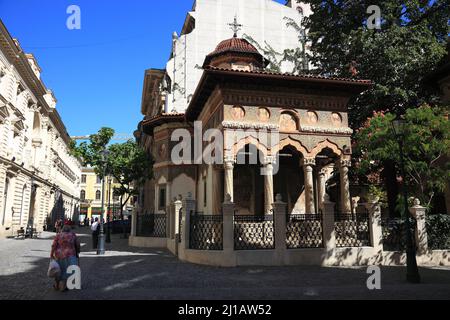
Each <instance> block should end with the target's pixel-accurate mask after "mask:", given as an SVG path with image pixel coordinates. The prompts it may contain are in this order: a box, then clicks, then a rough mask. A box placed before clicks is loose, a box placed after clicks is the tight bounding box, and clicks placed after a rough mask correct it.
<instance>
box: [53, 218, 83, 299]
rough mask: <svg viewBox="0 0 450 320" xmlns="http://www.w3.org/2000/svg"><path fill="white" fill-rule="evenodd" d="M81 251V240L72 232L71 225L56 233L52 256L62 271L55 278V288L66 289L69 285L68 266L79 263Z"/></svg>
mask: <svg viewBox="0 0 450 320" xmlns="http://www.w3.org/2000/svg"><path fill="white" fill-rule="evenodd" d="M79 253H80V242H79V240H78V238H77V235H76V234H75V233H73V232H72V228H71V227H70V226H69V225H65V226H64V227H63V228H62V232H61V233H58V234H57V235H56V238H55V239H54V240H53V244H52V251H51V253H50V258H51V259H55V260H56V262H57V263H58V265H59V267H60V270H61V273H60V275H59V277H57V278H55V284H54V286H53V287H54V289H55V290H59V291H65V290H66V288H67V286H66V284H67V279H68V278H69V275H68V274H67V268H68V267H69V266H72V265H78V259H79Z"/></svg>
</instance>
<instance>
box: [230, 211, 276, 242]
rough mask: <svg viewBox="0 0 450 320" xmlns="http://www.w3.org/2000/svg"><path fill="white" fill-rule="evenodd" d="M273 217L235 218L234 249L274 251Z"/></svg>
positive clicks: (236, 216)
mask: <svg viewBox="0 0 450 320" xmlns="http://www.w3.org/2000/svg"><path fill="white" fill-rule="evenodd" d="M274 248H275V239H274V220H273V215H265V216H238V215H235V216H234V249H235V250H263V249H274Z"/></svg>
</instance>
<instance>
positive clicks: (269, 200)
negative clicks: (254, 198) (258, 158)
mask: <svg viewBox="0 0 450 320" xmlns="http://www.w3.org/2000/svg"><path fill="white" fill-rule="evenodd" d="M274 160H275V159H274V157H272V156H268V157H265V158H264V212H265V214H270V213H271V210H272V204H273V203H274V198H273V162H274Z"/></svg>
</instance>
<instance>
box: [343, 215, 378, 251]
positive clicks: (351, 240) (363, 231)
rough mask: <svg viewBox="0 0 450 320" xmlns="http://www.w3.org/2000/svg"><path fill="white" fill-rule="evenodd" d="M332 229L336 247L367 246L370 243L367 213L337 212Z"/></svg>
mask: <svg viewBox="0 0 450 320" xmlns="http://www.w3.org/2000/svg"><path fill="white" fill-rule="evenodd" d="M334 218H335V222H334V230H335V233H336V247H338V248H339V247H340V248H342V247H368V246H370V245H371V243H370V228H369V213H368V212H364V213H357V214H353V213H337V214H335V217H334Z"/></svg>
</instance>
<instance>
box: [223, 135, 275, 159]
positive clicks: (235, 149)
mask: <svg viewBox="0 0 450 320" xmlns="http://www.w3.org/2000/svg"><path fill="white" fill-rule="evenodd" d="M248 144H252V145H254V146H255V147H256V148H257V149H258V150H259V151H260V152H261V153H262V154H263V155H264V156H267V155H268V154H269V151H268V149H267V147H266V146H265V145H264V144H262V143H261V142H260V141H259V140H258V139H256V138H255V137H253V136H247V137H245V138H243V139H241V140H239V141H238V142H237V143H235V144H234V145H233V146H232V148H231V152H232V154H233V156H237V154H238V152H239V150H241V149H242V148H244V147H245V146H246V145H248Z"/></svg>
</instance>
